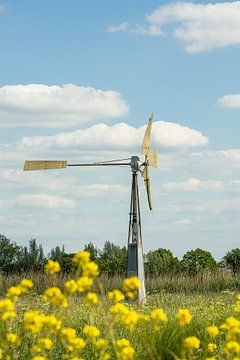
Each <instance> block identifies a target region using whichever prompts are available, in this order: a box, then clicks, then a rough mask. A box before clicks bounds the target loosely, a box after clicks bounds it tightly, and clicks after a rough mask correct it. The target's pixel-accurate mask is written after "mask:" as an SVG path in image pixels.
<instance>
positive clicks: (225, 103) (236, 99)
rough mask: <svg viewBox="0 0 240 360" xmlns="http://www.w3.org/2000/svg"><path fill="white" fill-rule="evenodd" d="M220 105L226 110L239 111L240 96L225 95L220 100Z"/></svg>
mask: <svg viewBox="0 0 240 360" xmlns="http://www.w3.org/2000/svg"><path fill="white" fill-rule="evenodd" d="M218 105H219V106H221V107H226V108H232V109H239V108H240V94H230V95H224V96H222V97H221V98H220V99H218Z"/></svg>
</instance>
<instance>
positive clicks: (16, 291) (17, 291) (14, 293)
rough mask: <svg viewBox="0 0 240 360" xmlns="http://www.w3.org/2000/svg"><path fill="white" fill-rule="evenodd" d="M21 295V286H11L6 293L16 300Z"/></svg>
mask: <svg viewBox="0 0 240 360" xmlns="http://www.w3.org/2000/svg"><path fill="white" fill-rule="evenodd" d="M20 295H22V289H21V288H20V286H11V287H10V288H9V289H8V290H7V293H6V296H7V297H8V298H9V299H11V300H13V301H16V300H17V298H18V296H20Z"/></svg>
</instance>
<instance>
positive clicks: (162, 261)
mask: <svg viewBox="0 0 240 360" xmlns="http://www.w3.org/2000/svg"><path fill="white" fill-rule="evenodd" d="M179 268H180V261H179V260H178V258H176V257H174V256H173V254H172V252H171V251H170V250H167V249H162V248H159V249H157V250H154V251H150V252H149V253H148V254H147V255H146V263H145V269H146V274H147V275H151V276H152V275H153V276H154V275H156V276H157V275H160V274H167V273H172V274H174V273H177V271H178V270H179Z"/></svg>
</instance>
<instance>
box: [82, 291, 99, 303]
mask: <svg viewBox="0 0 240 360" xmlns="http://www.w3.org/2000/svg"><path fill="white" fill-rule="evenodd" d="M84 303H85V304H86V305H87V306H93V305H95V304H97V303H98V297H97V294H95V293H92V292H89V293H88V294H87V295H86V297H85V299H84Z"/></svg>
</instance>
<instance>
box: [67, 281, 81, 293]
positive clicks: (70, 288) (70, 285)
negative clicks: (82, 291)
mask: <svg viewBox="0 0 240 360" xmlns="http://www.w3.org/2000/svg"><path fill="white" fill-rule="evenodd" d="M64 286H65V289H66V291H67V292H69V293H71V294H74V293H75V292H76V291H77V290H78V284H77V282H76V281H75V280H73V279H71V280H68V281H66V282H65V284H64Z"/></svg>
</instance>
